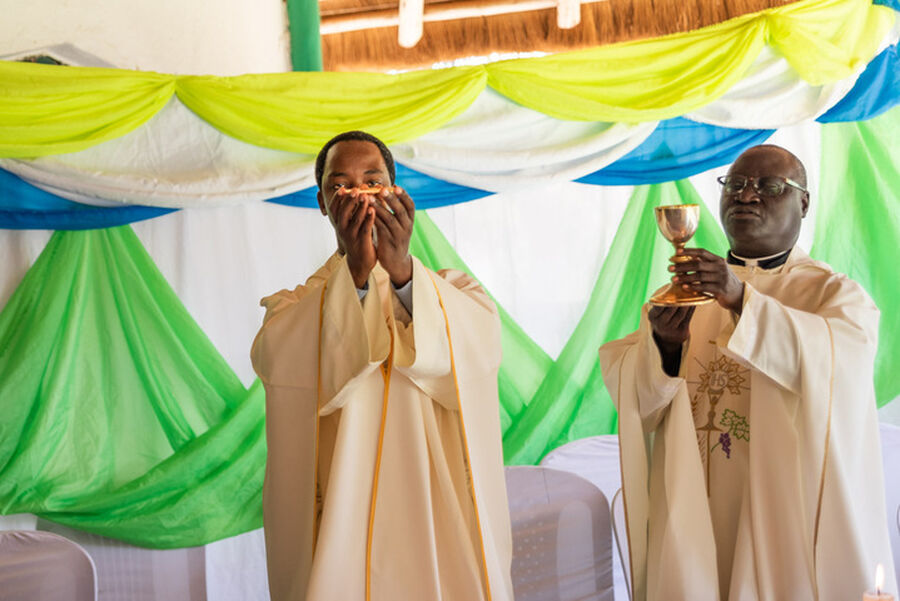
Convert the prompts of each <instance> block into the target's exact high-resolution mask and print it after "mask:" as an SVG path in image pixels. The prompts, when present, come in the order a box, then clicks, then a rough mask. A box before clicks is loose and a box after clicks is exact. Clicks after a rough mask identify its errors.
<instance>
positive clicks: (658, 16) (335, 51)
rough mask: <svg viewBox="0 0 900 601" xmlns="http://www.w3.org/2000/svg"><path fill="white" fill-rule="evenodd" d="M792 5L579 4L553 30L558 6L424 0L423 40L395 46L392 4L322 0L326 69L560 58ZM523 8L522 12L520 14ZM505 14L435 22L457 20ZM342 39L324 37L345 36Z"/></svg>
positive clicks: (677, 0)
mask: <svg viewBox="0 0 900 601" xmlns="http://www.w3.org/2000/svg"><path fill="white" fill-rule="evenodd" d="M794 1H796V0H603V1H592V0H582V2H590V3H588V4H582V5H581V23H580V24H579V25H578V26H576V27H574V28H572V29H560V28H559V27H558V26H557V15H556V9H555V8H537V9H535V7H541V6H548V5H551V6H552V5H554V4H555V0H425V9H424V14H425V24H424V35H423V36H422V39H421V40H420V41H419V42H418V44H416V46H415V47H413V48H409V49H406V48H401V47H400V45H399V44H398V43H397V26H396V25H392V26H384V24H385V23H387V22H393V23H396V15H397V10H398V9H397V7H398V2H397V1H396V0H395V1H394V2H391V1H390V0H320V2H319V8H320V12H321V16H322V33H323V35H322V54H323V60H324V65H325V69H326V70H330V71H385V70H389V69H413V68H421V67H427V66H430V65H432V64H434V63H436V62H439V61H452V60H454V59H457V58H463V57H468V56H480V55H488V54H491V53H494V52H496V53H512V52H533V51H542V52H561V51H565V50H576V49H580V48H588V47H593V46H600V45H603V44H610V43H613V42H621V41H626V40H634V39H641V38H649V37H657V36H661V35H666V34H670V33H677V32H681V31H689V30H692V29H697V28H700V27H705V26H707V25H712V24H714V23H719V22H721V21H725V20H728V19H731V18H733V17H736V16H739V15H743V14H747V13H751V12H757V11H760V10H764V9H766V8H772V7H775V6H782V5H785V4H790V3H792V2H794ZM522 9H527V10H526V12H521V10H522ZM486 12H487V13H497V12H503V13H504V14H497V15H496V16H489V17H483V16H475V17H471V18H453V19H452V20H434V21H429V19H444V18H448V17H453V16H458V15H460V14H485V13H486ZM352 28H359V29H354V30H352V31H344V32H342V33H329V32H330V31H336V30H341V29H343V30H347V29H352Z"/></svg>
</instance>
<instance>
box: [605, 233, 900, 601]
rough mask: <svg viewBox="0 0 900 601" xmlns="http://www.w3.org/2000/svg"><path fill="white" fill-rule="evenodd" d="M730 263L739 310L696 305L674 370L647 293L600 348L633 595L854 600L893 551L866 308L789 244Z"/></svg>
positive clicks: (722, 600)
mask: <svg viewBox="0 0 900 601" xmlns="http://www.w3.org/2000/svg"><path fill="white" fill-rule="evenodd" d="M729 267H730V268H731V269H732V271H733V272H734V273H735V274H736V275H737V276H738V277H739V278H740V279H741V280H742V281H744V282H745V292H744V305H743V310H742V314H741V316H740V317H739V318H738V317H737V316H734V315H733V314H732V313H731V312H730V311H727V310H725V309H722V308H721V307H720V306H719V305H718V304H716V303H710V304H707V305H703V306H700V307H698V308H697V310H696V312H695V313H694V316H693V319H692V321H691V326H690V329H691V333H690V339H689V340H688V341H687V343H686V344H685V345H684V349H683V354H682V359H681V367H680V369H681V371H680V373H679V377H676V378H672V377H669V376H668V375H666V374H665V373H664V372H663V370H662V364H661V360H660V356H659V352H658V350H657V348H656V345H655V343H654V342H653V339H652V332H651V329H650V325H649V322H648V320H647V308H646V307H645V309H644V312H643V315H642V318H641V326H640V328H639V329H638V331H637V332H635V333H633V334H631V335H629V336H627V337H626V338H624V339H622V340H617V341H614V342H610V343H608V344H606V345H604V346H603V347H602V348H601V349H600V361H601V364H602V368H603V378H604V381H605V382H606V385H607V387H608V389H609V391H610V394H611V395H612V398H613V400H614V402H615V403H616V406H617V408H618V410H619V442H620V445H621V461H622V472H623V488H624V499H625V511H626V516H627V517H626V521H627V526H628V538H629V542H630V555H631V557H630V559H629V561H630V564H631V573H632V580H633V590H634V599H635V600H636V601H643V600H649V601H658V600H666V601H678V600H682V599H683V600H690V601H704V600H709V601H726V600H727V601H753V600H766V601H769V600H771V601H780V600H788V599H789V600H791V601H795V600H800V601H806V600H810V601H812V600H822V601H831V600H833V601H842V600H845V599H860V598H862V593H863V591H864V590H867V589H868V588H870V587H871V585H872V577H873V574H874V570H875V566H876V564H877V563H883V564H884V565H886V566H890V565H893V561H892V558H891V549H890V543H889V539H888V532H887V524H886V510H885V501H884V484H883V475H882V466H881V451H880V445H879V439H878V423H877V412H876V405H875V395H874V389H873V379H872V375H873V364H874V357H875V352H876V349H877V332H878V310H877V308H876V307H875V306H874V304H873V303H872V301H871V299H870V298H869V297H868V296H867V295H866V293H865V292H864V291H863V290H862V288H861V287H860V286H859V285H858V284H856V283H855V282H853V281H852V280H850V279H848V278H847V277H846V276H844V275H842V274H837V273H834V272H833V271H832V270H831V269H830V268H829V267H828V266H827V265H825V264H823V263H819V262H816V261H813V260H812V259H810V258H809V257H808V256H807V255H806V254H805V253H803V251H801V250H800V249H798V248H795V249H794V250H793V251H792V252H791V255H790V257H789V258H788V261H787V262H786V263H785V264H784V265H783V266H781V267H778V268H775V269H771V270H763V269H759V268H756V267H737V266H733V265H730V266H729ZM888 580H889V581H890V582H889V583H888V585H887V586H886V590H896V585H895V583H894V581H893V577H892V575H891V577H889V579H888ZM720 583H721V584H720Z"/></svg>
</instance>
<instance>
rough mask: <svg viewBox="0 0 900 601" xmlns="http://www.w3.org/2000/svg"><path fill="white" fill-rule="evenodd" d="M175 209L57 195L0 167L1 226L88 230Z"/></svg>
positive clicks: (14, 228) (31, 228) (142, 218)
mask: <svg viewBox="0 0 900 601" xmlns="http://www.w3.org/2000/svg"><path fill="white" fill-rule="evenodd" d="M175 210H177V209H161V208H158V207H144V206H139V205H127V206H121V207H95V206H91V205H84V204H81V203H77V202H72V201H70V200H65V199H64V198H60V197H59V196H56V195H55V194H51V193H49V192H46V191H44V190H41V189H40V188H38V187H36V186H32V185H31V184H29V183H28V182H26V181H24V180H22V179H21V178H19V177H18V176H16V175H13V174H12V173H10V172H9V171H5V170H3V169H0V228H3V229H10V230H24V229H29V230H90V229H96V228H102V227H113V226H116V225H124V224H126V223H134V222H136V221H143V220H144V219H151V218H153V217H159V216H160V215H165V214H166V213H171V212H172V211H175Z"/></svg>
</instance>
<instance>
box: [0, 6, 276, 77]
mask: <svg viewBox="0 0 900 601" xmlns="http://www.w3.org/2000/svg"><path fill="white" fill-rule="evenodd" d="M0 15H2V17H0V56H2V55H7V54H13V53H17V52H20V51H23V50H31V49H37V48H42V47H46V46H52V45H54V44H62V43H66V42H68V43H71V44H74V45H75V46H77V47H79V48H80V49H82V50H84V51H87V52H89V53H91V54H94V55H96V56H98V57H100V58H101V59H104V60H106V61H107V62H109V63H111V64H113V65H115V66H117V67H121V68H126V69H138V70H144V71H159V72H163V73H177V74H198V75H207V74H208V75H238V74H241V73H265V72H278V71H290V70H291V63H290V36H289V34H288V30H287V26H288V22H287V12H286V9H285V3H284V2H283V1H282V0H254V1H252V2H250V1H248V0H145V1H143V2H140V1H137V0H0Z"/></svg>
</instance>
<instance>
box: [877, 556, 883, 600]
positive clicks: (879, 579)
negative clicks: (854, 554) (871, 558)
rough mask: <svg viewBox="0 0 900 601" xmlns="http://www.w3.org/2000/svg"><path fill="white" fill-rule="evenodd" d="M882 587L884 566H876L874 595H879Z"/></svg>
mask: <svg viewBox="0 0 900 601" xmlns="http://www.w3.org/2000/svg"><path fill="white" fill-rule="evenodd" d="M883 586H884V566H882V565H881V564H878V567H876V568H875V594H876V595H880V594H881V587H883Z"/></svg>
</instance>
